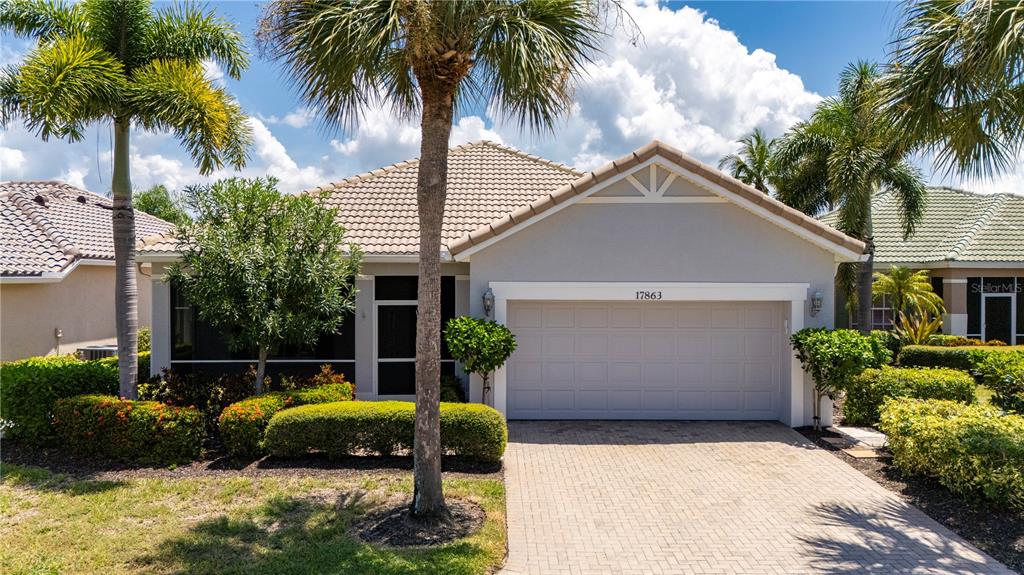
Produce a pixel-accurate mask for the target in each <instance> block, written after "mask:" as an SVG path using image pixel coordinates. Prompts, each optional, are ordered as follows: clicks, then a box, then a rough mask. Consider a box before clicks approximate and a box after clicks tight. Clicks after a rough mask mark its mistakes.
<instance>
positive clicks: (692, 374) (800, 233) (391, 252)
mask: <svg viewBox="0 0 1024 575" xmlns="http://www.w3.org/2000/svg"><path fill="white" fill-rule="evenodd" d="M416 174H417V162H416V161H415V160H413V161H408V162H402V163H399V164H395V165H392V166H388V167H385V168H381V169H379V170H374V171H372V172H369V173H366V174H362V175H359V176H356V177H353V178H349V179H347V180H343V181H340V182H337V183H334V184H330V185H327V186H324V187H322V188H319V190H326V191H328V192H329V193H330V200H329V201H330V203H331V205H333V206H336V207H337V208H338V210H339V215H338V218H339V220H340V222H341V223H342V224H344V225H345V227H346V228H347V229H348V239H349V240H351V241H354V242H356V243H358V244H359V245H360V246H361V247H362V249H363V250H365V254H366V256H365V264H364V266H363V269H362V275H360V276H359V277H358V279H357V285H358V288H359V294H358V298H357V305H356V311H355V314H354V317H351V318H349V319H348V321H347V323H346V324H345V325H344V326H343V327H342V330H341V333H340V334H338V335H328V336H325V338H323V340H322V341H321V342H320V343H319V344H318V345H317V346H316V348H315V349H314V350H311V351H299V350H292V351H286V352H282V353H281V354H279V355H278V356H276V357H274V358H272V359H271V362H270V365H271V367H274V366H276V368H277V369H280V370H283V369H286V368H289V367H296V366H301V365H303V364H306V365H308V364H314V365H315V364H318V363H324V362H330V363H332V364H334V365H336V366H338V367H339V369H342V370H343V371H345V373H347V374H348V375H349V377H350V378H352V379H353V380H354V381H355V384H356V387H357V396H358V397H360V398H362V399H393V398H397V399H409V398H412V397H414V395H413V394H414V391H415V387H414V370H413V368H414V359H413V358H414V355H415V352H414V335H415V321H416V289H417V288H416V273H417V268H416V262H417V244H418V242H417V238H418V231H417V217H416V194H415V186H416ZM448 181H449V191H448V200H447V207H446V213H445V220H444V227H443V236H444V237H443V245H444V250H443V253H442V258H443V262H444V263H443V266H442V273H443V276H444V277H443V281H442V294H441V300H442V301H441V305H442V316H443V318H444V319H448V318H451V317H454V316H456V315H460V314H472V315H474V316H477V317H485V316H486V317H491V318H493V319H495V320H496V321H498V322H501V323H504V324H506V325H508V327H509V328H510V329H511V330H512V331H513V332H514V333H515V335H516V337H517V338H518V344H519V345H518V349H517V350H516V352H515V353H514V354H513V356H512V357H511V358H510V360H509V361H508V363H507V364H506V365H505V366H504V367H503V368H501V369H499V370H498V371H497V372H496V373H495V374H494V376H493V390H492V391H491V392H490V393H489V394H488V397H486V398H483V397H482V389H481V385H480V382H479V381H476V380H475V379H474V380H473V381H471V382H470V383H469V392H470V393H469V396H470V400H472V401H481V400H482V399H485V401H486V402H487V403H489V404H492V405H493V406H494V407H495V408H497V409H498V410H499V411H501V412H502V413H504V414H505V415H506V416H507V417H508V418H511V419H717V420H779V421H782V422H785V423H787V424H789V425H791V426H801V425H807V424H810V423H811V418H812V415H811V414H812V406H811V389H812V387H811V382H810V380H809V378H808V377H806V376H805V374H804V372H803V371H802V369H801V366H800V363H799V362H798V361H797V360H796V359H795V358H794V357H793V352H792V349H791V347H790V345H789V336H790V334H791V333H793V332H794V331H796V330H799V329H801V328H803V327H809V326H820V327H831V326H832V325H833V323H834V314H833V310H834V309H835V308H834V293H835V288H834V278H835V272H836V268H837V266H838V264H840V263H843V262H855V261H858V260H859V258H861V255H862V253H863V249H864V244H863V243H861V242H860V241H858V240H856V239H853V238H851V237H848V236H846V235H844V234H842V233H840V232H838V231H836V230H835V229H833V228H831V227H829V226H828V225H826V224H824V223H822V222H821V221H819V220H817V219H814V218H811V217H808V216H806V215H804V214H802V213H800V212H799V211H796V210H793V209H791V208H789V207H787V206H785V205H783V204H781V203H780V202H778V201H776V200H774V199H772V198H771V197H769V196H767V195H765V194H764V193H762V192H759V191H757V190H756V189H754V188H751V187H749V186H746V185H744V184H742V183H740V182H738V181H737V180H735V179H733V178H730V177H728V176H727V175H725V174H723V173H722V172H720V171H718V170H716V169H714V168H711V167H709V166H707V165H704V164H702V163H700V162H698V161H696V160H694V159H692V158H690V157H688V156H686V155H685V154H683V153H681V152H680V151H678V150H676V149H673V148H672V147H669V146H667V145H665V144H662V143H660V142H657V141H655V142H652V143H650V144H648V145H646V146H644V147H642V148H640V149H638V150H636V151H635V152H632V153H630V154H629V155H627V156H625V157H623V158H620V159H618V160H615V161H614V162H611V163H609V164H607V165H605V166H603V167H601V168H599V169H597V170H594V171H593V172H587V173H583V172H580V171H576V170H574V169H572V168H570V167H567V166H564V165H561V164H557V163H554V162H551V161H548V160H544V159H542V158H538V157H535V156H531V155H527V154H525V153H523V152H520V151H518V150H515V149H512V148H509V147H505V146H502V145H498V144H494V143H491V142H479V143H474V144H468V145H464V146H459V147H456V148H454V149H452V150H451V152H450V155H449V171H448ZM175 250H176V243H175V241H174V240H173V239H172V238H167V237H162V238H151V239H149V240H144V241H143V242H142V245H141V247H140V259H141V260H143V261H147V262H149V263H151V264H152V265H153V268H154V271H153V274H154V276H159V275H160V274H161V273H162V270H163V269H164V266H166V265H167V264H168V263H169V262H172V261H174V260H175V259H176V258H177V254H176V251H175ZM152 303H153V312H152V313H153V353H152V369H153V370H154V372H156V371H157V370H159V369H161V368H164V367H173V368H175V369H210V368H211V367H212V368H216V369H223V368H225V367H226V366H228V365H232V364H246V363H250V362H252V361H253V357H251V356H249V357H246V356H244V355H243V356H239V354H235V355H232V354H231V353H230V352H228V351H227V349H226V348H225V347H224V346H223V343H222V341H221V340H220V339H219V336H217V334H215V333H213V330H211V329H209V328H208V327H206V326H203V325H202V322H201V321H199V319H198V317H197V316H196V314H195V310H194V309H193V307H192V305H191V302H187V301H184V300H183V299H182V298H181V297H180V295H179V294H177V293H176V292H175V290H174V287H173V286H171V285H168V284H166V283H157V284H155V285H154V287H153V299H152ZM442 357H443V365H444V366H445V369H446V371H447V373H449V374H455V373H457V366H456V365H455V362H454V361H452V360H451V358H450V356H448V355H447V354H446V353H443V355H442ZM823 412H824V413H829V412H830V410H829V409H827V408H826V409H824V410H823Z"/></svg>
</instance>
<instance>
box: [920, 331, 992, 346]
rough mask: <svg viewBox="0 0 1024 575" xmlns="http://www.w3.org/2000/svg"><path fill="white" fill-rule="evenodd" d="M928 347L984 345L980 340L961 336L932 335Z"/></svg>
mask: <svg viewBox="0 0 1024 575" xmlns="http://www.w3.org/2000/svg"><path fill="white" fill-rule="evenodd" d="M928 345H934V346H939V347H968V346H975V345H986V344H985V342H983V341H981V340H980V339H974V338H970V337H967V336H963V335H942V334H939V335H933V336H932V338H931V339H930V340H929V341H928Z"/></svg>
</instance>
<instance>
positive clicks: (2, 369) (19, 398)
mask: <svg viewBox="0 0 1024 575" xmlns="http://www.w3.org/2000/svg"><path fill="white" fill-rule="evenodd" d="M147 378H149V353H148V352H146V353H140V354H139V379H140V380H142V381H145V380H146V379H147ZM117 391H118V379H117V358H116V357H108V358H104V359H98V360H93V361H82V360H80V359H78V358H76V357H75V356H73V355H50V356H45V357H30V358H27V359H22V360H19V361H12V362H8V363H3V364H0V419H2V420H6V421H7V422H9V423H8V425H9V428H8V429H6V430H5V431H4V434H5V435H6V436H7V437H16V438H20V439H25V440H28V441H34V442H43V441H45V440H47V439H51V438H52V437H53V428H52V426H51V425H50V416H51V413H52V410H53V405H54V403H55V402H56V401H57V400H58V399H64V398H66V397H73V396H76V395H83V394H89V393H99V394H107V395H114V394H116V393H117Z"/></svg>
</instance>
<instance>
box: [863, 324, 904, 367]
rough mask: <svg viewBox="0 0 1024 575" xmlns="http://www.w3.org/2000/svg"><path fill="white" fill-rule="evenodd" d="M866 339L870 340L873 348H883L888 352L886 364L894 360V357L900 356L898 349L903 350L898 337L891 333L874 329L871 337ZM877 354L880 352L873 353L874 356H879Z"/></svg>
mask: <svg viewBox="0 0 1024 575" xmlns="http://www.w3.org/2000/svg"><path fill="white" fill-rule="evenodd" d="M868 337H870V338H871V341H872V345H873V346H874V347H876V348H879V347H884V348H885V349H886V350H887V351H888V352H889V356H888V359H887V360H886V363H889V362H891V361H892V360H894V359H896V356H898V355H899V354H900V349H902V348H903V342H901V341H900V338H899V336H897V335H896V334H895V333H893V332H891V331H886V330H884V329H875V330H872V331H871V335H869V336H868ZM879 353H880V352H875V355H876V356H879Z"/></svg>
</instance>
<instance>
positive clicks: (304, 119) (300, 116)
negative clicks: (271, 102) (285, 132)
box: [256, 106, 316, 129]
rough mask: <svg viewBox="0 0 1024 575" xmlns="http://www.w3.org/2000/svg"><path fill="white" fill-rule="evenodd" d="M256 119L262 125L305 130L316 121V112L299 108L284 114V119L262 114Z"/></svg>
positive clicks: (304, 107)
mask: <svg viewBox="0 0 1024 575" xmlns="http://www.w3.org/2000/svg"><path fill="white" fill-rule="evenodd" d="M256 117H257V118H258V119H259V120H260V121H262V122H263V123H264V124H270V125H276V124H284V125H286V126H291V127H292V128H296V129H298V128H305V127H306V126H309V125H310V124H312V123H313V120H315V119H316V112H314V111H313V110H311V109H309V108H308V107H307V106H300V107H298V108H295V109H294V110H292V111H291V112H288V113H287V114H285V115H284V117H277V116H274V115H270V116H264V115H262V114H257V115H256Z"/></svg>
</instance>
